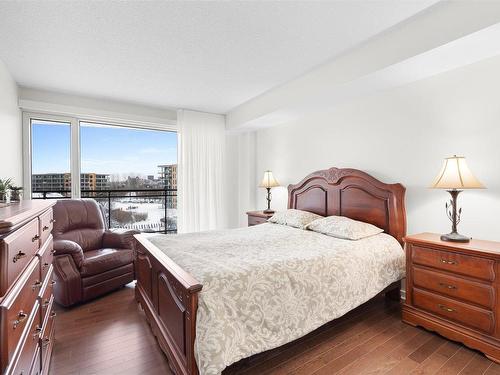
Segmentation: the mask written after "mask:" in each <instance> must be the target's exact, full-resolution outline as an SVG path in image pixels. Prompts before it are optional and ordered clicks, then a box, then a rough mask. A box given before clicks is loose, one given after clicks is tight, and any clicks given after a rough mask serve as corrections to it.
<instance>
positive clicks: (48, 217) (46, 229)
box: [38, 209, 54, 245]
mask: <svg viewBox="0 0 500 375" xmlns="http://www.w3.org/2000/svg"><path fill="white" fill-rule="evenodd" d="M38 221H39V228H40V229H39V231H40V244H41V245H43V244H44V243H45V241H47V239H48V238H49V235H50V233H51V232H52V227H53V226H54V224H53V223H54V219H53V216H52V209H50V210H48V211H46V212H45V213H43V214H42V215H40V216H39V217H38Z"/></svg>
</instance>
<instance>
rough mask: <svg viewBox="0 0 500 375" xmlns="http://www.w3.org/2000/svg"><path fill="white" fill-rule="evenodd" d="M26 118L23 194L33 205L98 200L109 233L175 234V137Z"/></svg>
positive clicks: (137, 129) (110, 126)
mask: <svg viewBox="0 0 500 375" xmlns="http://www.w3.org/2000/svg"><path fill="white" fill-rule="evenodd" d="M24 117H25V119H24V124H25V125H24V129H25V139H24V142H25V155H28V156H26V157H25V181H27V179H26V177H27V176H29V183H25V185H27V186H25V191H26V192H27V193H30V192H31V197H32V198H33V199H62V198H68V197H74V198H78V197H86V198H93V199H96V200H97V201H98V202H99V203H100V204H101V205H102V206H103V208H104V212H105V213H106V221H107V224H108V225H109V227H111V228H129V229H138V230H141V231H147V232H157V231H158V232H159V231H161V232H165V233H170V232H176V230H177V133H176V132H174V131H167V130H161V129H158V128H146V127H131V126H128V125H127V124H106V123H99V122H94V121H85V120H80V119H77V118H64V117H59V116H48V115H47V116H46V115H32V114H25V116H24ZM26 151H27V152H26Z"/></svg>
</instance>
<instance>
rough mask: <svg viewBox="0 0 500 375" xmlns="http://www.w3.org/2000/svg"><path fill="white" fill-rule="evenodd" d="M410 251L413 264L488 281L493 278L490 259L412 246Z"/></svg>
mask: <svg viewBox="0 0 500 375" xmlns="http://www.w3.org/2000/svg"><path fill="white" fill-rule="evenodd" d="M411 249H412V252H411V254H412V261H413V263H416V264H421V265H424V266H429V267H433V268H437V269H441V270H445V271H449V272H452V273H458V274H462V275H467V276H472V277H476V278H478V279H483V280H488V281H492V280H494V278H495V272H494V270H493V265H494V261H493V260H491V259H484V258H479V257H474V256H471V255H464V254H458V253H454V252H446V251H439V250H432V249H428V248H425V247H421V246H416V245H412V246H411Z"/></svg>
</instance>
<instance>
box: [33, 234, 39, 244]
mask: <svg viewBox="0 0 500 375" xmlns="http://www.w3.org/2000/svg"><path fill="white" fill-rule="evenodd" d="M39 239H40V236H39V235H38V234H35V235H34V236H33V238H32V239H31V242H35V241H38V240H39Z"/></svg>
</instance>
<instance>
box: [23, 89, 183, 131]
mask: <svg viewBox="0 0 500 375" xmlns="http://www.w3.org/2000/svg"><path fill="white" fill-rule="evenodd" d="M19 105H20V107H21V108H22V109H23V110H24V111H30V112H38V113H40V112H41V113H50V114H57V115H65V116H70V117H80V118H85V119H89V120H92V119H96V120H99V121H106V120H108V121H110V122H123V123H128V124H136V125H139V126H140V125H144V126H152V127H160V128H163V127H165V128H168V129H175V124H176V121H177V111H176V109H172V108H158V107H148V106H144V105H140V104H134V103H128V102H121V101H116V100H110V99H102V98H90V97H86V96H80V95H71V94H65V93H58V92H52V91H45V90H38V89H32V88H27V87H20V88H19Z"/></svg>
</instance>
